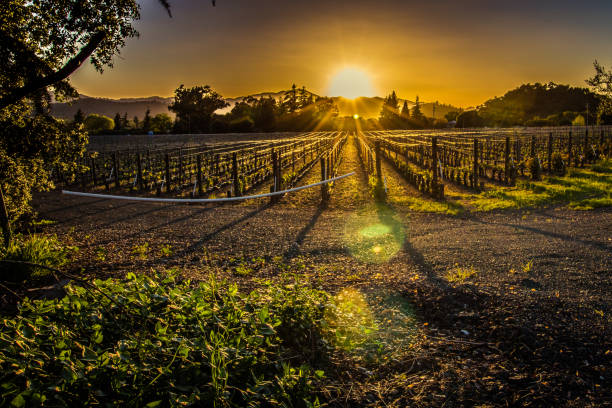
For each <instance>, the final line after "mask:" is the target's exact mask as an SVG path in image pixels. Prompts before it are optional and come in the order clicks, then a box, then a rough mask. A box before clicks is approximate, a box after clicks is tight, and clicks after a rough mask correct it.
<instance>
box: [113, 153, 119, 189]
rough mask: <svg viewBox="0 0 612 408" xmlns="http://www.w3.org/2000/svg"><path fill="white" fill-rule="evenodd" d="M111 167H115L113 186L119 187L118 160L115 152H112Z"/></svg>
mask: <svg viewBox="0 0 612 408" xmlns="http://www.w3.org/2000/svg"><path fill="white" fill-rule="evenodd" d="M113 167H114V168H115V188H119V187H120V184H119V162H118V161H117V153H115V152H113Z"/></svg>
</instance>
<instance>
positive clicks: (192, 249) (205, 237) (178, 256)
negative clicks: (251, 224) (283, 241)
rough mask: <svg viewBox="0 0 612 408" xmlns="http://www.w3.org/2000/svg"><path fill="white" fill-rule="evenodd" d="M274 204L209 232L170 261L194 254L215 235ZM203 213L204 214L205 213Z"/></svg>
mask: <svg viewBox="0 0 612 408" xmlns="http://www.w3.org/2000/svg"><path fill="white" fill-rule="evenodd" d="M272 205H273V204H270V203H268V204H266V205H264V206H262V207H259V208H257V209H255V210H253V211H251V212H249V213H247V214H245V215H243V216H242V217H240V218H238V219H235V220H234V221H232V222H229V223H227V224H225V225H222V226H221V227H219V228H217V229H216V230H214V231H212V232H209V233H208V234H206V235H204V236H203V237H202V238H200V239H199V240H197V241H196V242H194V243H193V244H191V245H189V246H188V247H187V248H185V249H183V250H182V251H180V252H177V253H175V254H174V255H173V256H172V257H171V258H170V259H172V260H175V259H176V258H180V257H182V256H185V255H186V254H188V253H190V252H193V251H194V250H195V249H197V248H198V247H200V246H201V245H202V244H203V243H205V242H206V241H208V240H210V239H211V238H213V237H214V236H215V235H217V234H220V233H221V232H223V231H225V230H228V229H230V228H232V227H234V226H236V225H238V224H240V223H242V222H244V221H246V220H248V219H249V218H251V217H254V216H256V215H257V214H259V213H260V212H262V211H264V210H267V209H268V208H270V207H272ZM206 210H209V209H205V210H203V211H206ZM203 211H202V212H203ZM183 218H190V216H188V217H183Z"/></svg>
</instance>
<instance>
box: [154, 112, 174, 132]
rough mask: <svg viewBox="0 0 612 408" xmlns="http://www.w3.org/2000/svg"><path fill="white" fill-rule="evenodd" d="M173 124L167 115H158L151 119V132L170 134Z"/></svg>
mask: <svg viewBox="0 0 612 408" xmlns="http://www.w3.org/2000/svg"><path fill="white" fill-rule="evenodd" d="M172 126H173V122H172V118H171V117H170V115H168V114H167V113H158V114H157V115H155V116H154V117H153V118H152V119H151V130H152V131H153V132H155V133H170V131H171V130H172Z"/></svg>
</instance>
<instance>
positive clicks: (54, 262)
mask: <svg viewBox="0 0 612 408" xmlns="http://www.w3.org/2000/svg"><path fill="white" fill-rule="evenodd" d="M76 250H77V249H76V248H75V247H70V246H64V245H63V244H62V243H61V242H59V241H58V239H57V237H56V236H55V235H40V234H34V235H27V236H23V235H19V236H16V237H15V239H14V240H13V241H12V242H11V245H10V246H9V247H8V248H5V249H3V250H2V251H1V252H0V259H1V260H5V261H14V262H29V263H35V264H39V265H44V266H48V267H51V268H58V267H61V266H62V265H64V264H66V262H68V258H69V256H70V254H72V253H73V252H75V251H76ZM48 274H49V271H48V270H46V269H44V268H40V267H35V266H32V265H27V264H19V263H10V262H6V263H5V262H0V280H3V281H8V282H23V281H25V280H28V279H30V278H37V277H42V276H45V275H48Z"/></svg>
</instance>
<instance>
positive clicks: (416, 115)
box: [410, 95, 425, 122]
mask: <svg viewBox="0 0 612 408" xmlns="http://www.w3.org/2000/svg"><path fill="white" fill-rule="evenodd" d="M419 103H420V102H419V95H417V96H416V99H415V101H414V107H413V108H412V114H411V115H410V118H411V119H412V120H414V121H416V122H424V121H425V115H423V112H421V105H420V104H419Z"/></svg>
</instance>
